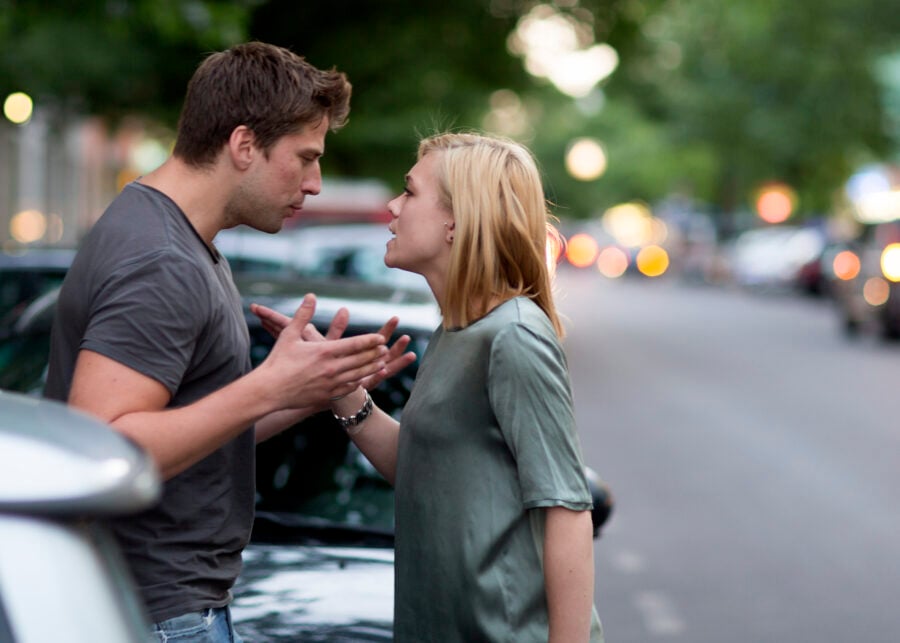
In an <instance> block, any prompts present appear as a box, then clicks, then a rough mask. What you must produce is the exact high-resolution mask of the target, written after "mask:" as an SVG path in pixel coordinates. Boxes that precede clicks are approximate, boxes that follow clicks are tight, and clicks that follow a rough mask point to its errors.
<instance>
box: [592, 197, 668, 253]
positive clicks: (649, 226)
mask: <svg viewBox="0 0 900 643" xmlns="http://www.w3.org/2000/svg"><path fill="white" fill-rule="evenodd" d="M601 223H602V224H603V229H604V230H606V232H608V233H609V234H610V235H612V237H613V239H615V240H616V243H618V244H619V245H621V246H624V247H626V248H637V247H640V246H643V245H647V244H649V243H653V242H654V240H655V238H654V234H655V232H656V230H655V228H654V225H653V215H652V214H651V213H650V210H649V209H648V208H647V206H645V205H643V204H642V203H622V204H620V205H616V206H613V207H611V208H610V209H609V210H607V211H606V212H604V213H603V216H602V217H601Z"/></svg>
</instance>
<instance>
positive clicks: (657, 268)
mask: <svg viewBox="0 0 900 643" xmlns="http://www.w3.org/2000/svg"><path fill="white" fill-rule="evenodd" d="M635 262H636V264H637V268H638V270H640V271H641V274H642V275H645V276H647V277H659V276H660V275H662V274H664V273H665V272H666V270H668V269H669V253H667V252H666V251H665V250H664V249H663V248H661V247H659V246H646V247H644V248H641V251H640V252H638V255H637V258H636V259H635Z"/></svg>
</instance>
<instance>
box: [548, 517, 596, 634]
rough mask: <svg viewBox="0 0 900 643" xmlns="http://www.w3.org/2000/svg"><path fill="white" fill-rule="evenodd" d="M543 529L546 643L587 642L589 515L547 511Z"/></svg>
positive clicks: (590, 577) (590, 579)
mask: <svg viewBox="0 0 900 643" xmlns="http://www.w3.org/2000/svg"><path fill="white" fill-rule="evenodd" d="M545 511H546V522H545V528H544V586H545V589H546V592H547V608H548V612H549V617H550V638H549V643H575V642H577V641H588V640H590V631H591V614H592V611H593V607H594V543H593V538H592V526H591V512H590V511H572V510H570V509H566V508H565V507H548V508H547V509H546V510H545Z"/></svg>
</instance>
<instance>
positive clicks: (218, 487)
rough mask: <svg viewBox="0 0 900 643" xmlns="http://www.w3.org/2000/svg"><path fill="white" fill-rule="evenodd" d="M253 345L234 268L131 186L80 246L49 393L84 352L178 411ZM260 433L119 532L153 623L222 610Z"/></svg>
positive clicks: (162, 203)
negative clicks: (153, 387)
mask: <svg viewBox="0 0 900 643" xmlns="http://www.w3.org/2000/svg"><path fill="white" fill-rule="evenodd" d="M249 347H250V340H249V335H248V331H247V324H246V321H245V319H244V316H243V309H242V306H241V300H240V296H239V294H238V292H237V289H236V288H235V286H234V282H233V281H232V278H231V270H230V269H229V267H228V262H227V261H226V260H225V259H224V258H221V257H220V256H219V255H218V253H216V252H215V250H213V249H211V248H209V247H208V246H207V245H206V244H205V243H204V242H203V240H202V239H201V238H200V236H199V235H198V234H197V232H196V231H195V230H194V228H193V226H192V225H191V224H190V222H189V221H188V220H187V218H186V217H185V215H184V213H183V212H182V211H181V209H180V208H179V207H178V206H177V205H176V204H175V203H174V202H173V201H172V200H171V199H169V198H168V197H167V196H165V195H164V194H162V193H161V192H158V191H157V190H154V189H152V188H149V187H147V186H144V185H142V184H139V183H132V184H130V185H128V186H126V187H125V189H124V190H123V191H122V193H121V194H120V195H119V196H118V197H116V199H115V200H114V201H113V202H112V203H111V204H110V206H109V208H108V209H107V211H106V212H105V213H104V214H103V216H102V217H101V218H100V219H99V220H98V221H97V223H96V224H95V225H94V227H93V228H92V229H91V231H90V232H89V233H88V235H87V236H86V237H85V238H84V240H83V241H82V243H81V246H80V248H79V252H78V255H77V256H76V258H75V261H74V262H73V264H72V267H71V269H70V270H69V272H68V274H67V275H66V279H65V282H64V283H63V287H62V290H61V292H60V296H59V304H58V308H57V312H56V320H55V323H54V327H53V334H52V340H51V349H50V364H49V372H48V379H47V385H46V387H45V390H44V394H45V395H46V396H47V397H50V398H53V399H57V400H62V401H65V400H66V399H67V398H68V395H69V389H70V387H71V384H72V374H73V370H74V367H75V360H76V358H77V356H78V352H79V351H80V350H81V349H87V350H91V351H94V352H97V353H100V354H102V355H105V356H106V357H109V358H111V359H113V360H115V361H117V362H119V363H121V364H124V365H125V366H128V367H129V368H132V369H134V370H136V371H138V372H140V373H142V374H144V375H146V376H148V377H151V378H153V379H155V380H157V381H158V382H161V383H162V384H163V385H164V386H165V387H166V388H167V389H168V390H169V392H170V393H171V394H172V400H171V402H170V403H169V407H178V406H184V405H187V404H190V403H192V402H194V401H196V400H198V399H200V398H202V397H204V396H206V395H208V394H209V393H211V392H213V391H215V390H217V389H219V388H221V387H223V386H225V385H227V384H229V383H231V382H233V381H234V380H235V379H237V378H239V377H240V376H242V375H244V374H245V373H247V372H248V371H249V370H250V350H249ZM254 474H255V471H254V436H253V430H252V427H248V429H247V431H245V432H244V433H243V434H242V435H241V436H239V437H238V438H236V439H235V440H233V441H231V442H230V443H228V444H226V445H224V446H223V447H222V448H220V449H219V450H217V451H216V452H214V453H212V454H211V455H210V456H208V457H207V458H205V459H204V460H202V461H200V462H198V463H197V464H195V465H193V466H192V467H190V468H189V469H187V470H185V471H184V472H182V473H181V474H179V475H177V476H175V477H174V478H172V479H171V480H168V481H167V482H166V483H165V485H164V489H163V498H162V501H161V502H160V503H159V505H158V506H157V507H155V508H154V509H152V510H150V511H147V512H145V513H142V514H140V515H138V516H134V517H128V518H124V519H120V520H116V521H115V522H114V524H113V529H114V532H115V534H116V536H117V538H118V540H119V542H120V543H121V545H122V549H123V551H124V554H125V556H126V559H127V560H128V562H129V565H130V568H131V571H132V574H133V576H134V578H135V580H136V582H137V584H138V586H139V588H140V590H141V593H142V596H143V599H144V601H145V603H146V605H147V609H148V611H149V612H150V616H151V618H152V619H153V620H154V621H161V620H165V619H167V618H171V617H173V616H177V615H179V614H183V613H185V612H189V611H196V610H201V609H205V608H207V607H221V606H223V605H225V604H227V603H228V602H229V600H230V597H231V596H230V588H231V586H232V585H233V583H234V580H235V579H236V578H237V576H238V573H239V572H240V568H241V552H242V550H243V548H244V546H245V545H246V543H247V541H248V539H249V535H250V529H251V526H252V523H253V504H254V493H255V487H254Z"/></svg>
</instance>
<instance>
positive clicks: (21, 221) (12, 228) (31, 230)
mask: <svg viewBox="0 0 900 643" xmlns="http://www.w3.org/2000/svg"><path fill="white" fill-rule="evenodd" d="M9 233H10V235H12V238H13V239H15V240H16V241H18V242H19V243H34V242H35V241H38V240H40V239H41V238H43V236H44V235H45V234H46V233H47V217H45V216H44V213H43V212H39V211H38V210H22V211H21V212H18V213H16V214H15V215H13V218H12V219H11V220H10V222H9Z"/></svg>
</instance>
